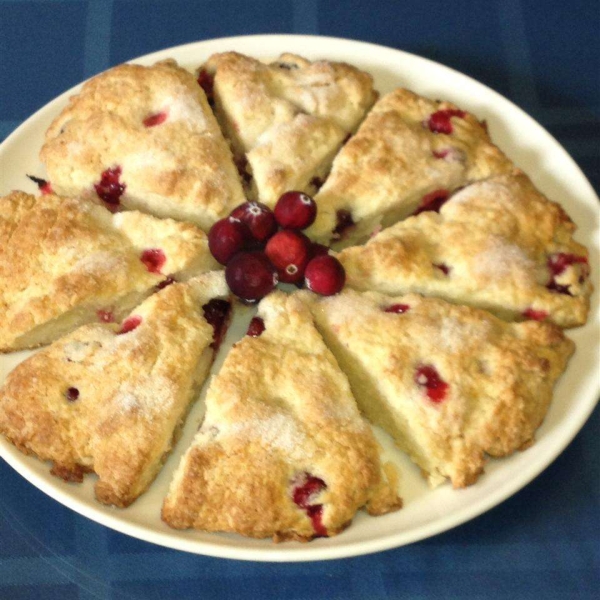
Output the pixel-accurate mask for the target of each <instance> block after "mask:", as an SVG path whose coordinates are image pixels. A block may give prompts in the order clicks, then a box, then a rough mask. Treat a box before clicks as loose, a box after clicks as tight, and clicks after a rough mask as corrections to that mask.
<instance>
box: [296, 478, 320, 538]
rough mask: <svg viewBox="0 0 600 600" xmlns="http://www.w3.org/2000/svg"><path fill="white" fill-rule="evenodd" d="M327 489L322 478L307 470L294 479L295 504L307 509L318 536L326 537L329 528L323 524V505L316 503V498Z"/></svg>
mask: <svg viewBox="0 0 600 600" xmlns="http://www.w3.org/2000/svg"><path fill="white" fill-rule="evenodd" d="M326 489H327V485H326V484H325V482H324V481H323V480H322V479H320V478H319V477H315V476H314V475H311V474H310V473H306V472H304V473H300V474H299V475H298V476H297V477H296V478H295V479H294V480H293V481H292V499H293V501H294V504H296V506H298V507H300V508H302V509H304V510H305V511H306V514H307V515H308V517H309V519H310V520H311V521H312V525H313V529H314V530H315V533H316V534H317V536H318V537H326V536H327V529H326V528H325V526H324V525H323V505H322V504H315V500H316V498H317V497H318V496H319V494H320V493H321V492H322V491H323V490H326Z"/></svg>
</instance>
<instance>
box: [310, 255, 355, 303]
mask: <svg viewBox="0 0 600 600" xmlns="http://www.w3.org/2000/svg"><path fill="white" fill-rule="evenodd" d="M304 277H305V279H306V287H307V288H308V289H309V290H310V291H311V292H315V293H316V294H321V296H333V295H334V294H337V293H338V292H341V291H342V288H343V287H344V284H345V283H346V271H345V270H344V267H343V266H342V263H340V261H339V260H338V259H337V258H335V257H334V256H329V255H328V254H322V255H321V256H317V257H315V258H313V259H312V260H311V261H310V262H309V263H308V265H306V270H305V271H304Z"/></svg>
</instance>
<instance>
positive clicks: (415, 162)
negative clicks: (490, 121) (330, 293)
mask: <svg viewBox="0 0 600 600" xmlns="http://www.w3.org/2000/svg"><path fill="white" fill-rule="evenodd" d="M455 109H457V107H456V106H455V105H454V104H451V103H450V102H434V101H432V100H429V99H427V98H423V97H422V96H418V95H417V94H414V93H413V92H411V91H409V90H406V89H402V88H400V89H397V90H395V91H393V92H391V93H389V94H387V95H385V96H384V97H383V98H381V100H379V101H378V102H377V103H376V104H375V106H374V107H373V109H372V110H371V112H370V113H369V114H368V116H367V118H366V119H365V121H364V123H363V124H362V125H361V127H360V129H359V130H358V132H357V134H356V135H355V136H354V137H353V138H351V139H350V141H349V142H348V143H347V144H346V145H345V146H344V148H343V149H342V151H341V152H340V153H339V154H338V155H337V157H336V158H335V161H334V163H333V167H332V170H331V174H330V176H329V178H328V179H327V181H326V182H325V184H324V185H323V187H322V188H321V190H320V191H319V193H318V194H317V196H316V198H315V200H316V202H317V205H318V208H319V210H318V212H317V219H316V221H315V223H314V224H313V225H312V227H310V228H309V229H308V230H307V234H308V235H309V237H311V238H314V239H316V240H317V241H320V242H323V243H328V242H329V241H330V240H331V239H332V231H333V230H334V228H335V227H336V223H337V218H336V213H337V211H338V210H347V211H349V212H350V213H351V215H352V218H353V220H354V222H355V223H356V224H357V225H356V227H354V229H352V230H349V231H348V232H347V239H346V240H345V242H346V245H348V244H351V243H356V242H358V241H362V240H364V239H365V238H366V237H368V236H369V235H370V234H371V233H372V232H373V231H376V230H377V229H379V228H381V227H387V226H389V225H391V224H392V223H395V222H396V221H398V220H399V219H403V218H405V217H407V216H408V215H410V214H412V213H413V212H414V211H415V210H416V209H417V208H418V207H419V205H420V203H421V201H422V199H423V197H424V196H425V195H426V194H429V193H430V192H433V191H435V190H439V189H446V190H448V191H452V190H454V189H456V188H458V187H460V186H462V185H465V184H466V183H468V182H471V181H476V180H479V179H483V178H485V177H489V176H490V175H495V174H501V173H510V172H511V171H512V170H513V168H514V167H513V165H512V163H511V162H510V161H509V160H508V158H507V157H506V156H504V154H503V153H502V152H501V151H500V150H499V149H498V148H497V147H496V146H495V145H494V144H492V142H491V140H490V138H489V136H488V134H487V130H486V128H485V125H484V124H482V123H480V122H479V121H478V120H477V119H476V118H475V117H474V116H473V115H471V114H469V113H465V114H464V117H458V116H455V117H451V118H450V121H451V125H452V128H453V131H452V133H450V134H448V135H446V134H443V133H433V132H432V131H431V130H430V129H429V127H428V126H427V121H428V119H429V117H430V116H431V115H432V114H433V113H435V112H436V111H440V110H442V111H443V110H455ZM434 152H436V153H444V152H446V155H445V157H440V158H436V156H435V155H434Z"/></svg>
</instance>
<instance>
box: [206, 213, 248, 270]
mask: <svg viewBox="0 0 600 600" xmlns="http://www.w3.org/2000/svg"><path fill="white" fill-rule="evenodd" d="M249 240H250V230H249V229H248V226H247V225H246V224H245V223H242V222H241V221H240V220H239V219H235V218H233V217H227V218H226V219H221V220H220V221H217V222H216V223H215V224H214V225H213V226H212V227H211V228H210V231H209V232H208V247H209V249H210V252H211V254H212V255H213V256H214V257H215V258H216V259H217V260H218V261H219V262H220V263H221V264H222V265H226V264H227V263H228V262H229V260H230V259H231V257H232V256H233V255H234V254H237V253H238V252H239V251H240V250H243V249H244V248H246V246H247V245H248V241H249Z"/></svg>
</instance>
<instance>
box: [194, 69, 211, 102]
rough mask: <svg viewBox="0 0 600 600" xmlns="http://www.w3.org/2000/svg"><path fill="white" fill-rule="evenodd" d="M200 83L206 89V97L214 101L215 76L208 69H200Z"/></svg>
mask: <svg viewBox="0 0 600 600" xmlns="http://www.w3.org/2000/svg"><path fill="white" fill-rule="evenodd" d="M198 85H199V86H200V87H201V88H202V89H203V90H204V93H205V94H206V98H207V99H208V101H209V102H212V100H213V97H214V86H215V78H214V76H213V75H211V74H210V73H209V72H208V71H207V70H206V69H200V72H199V73H198Z"/></svg>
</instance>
